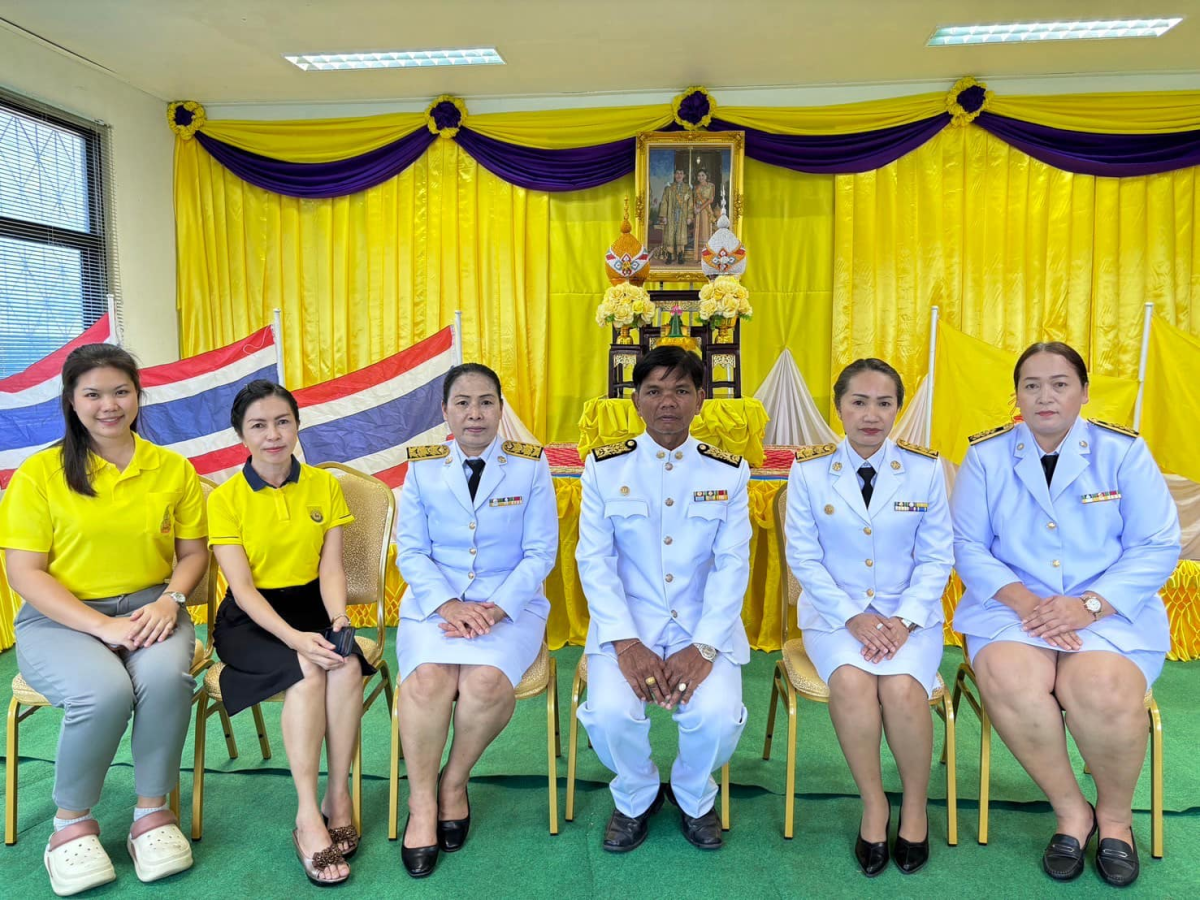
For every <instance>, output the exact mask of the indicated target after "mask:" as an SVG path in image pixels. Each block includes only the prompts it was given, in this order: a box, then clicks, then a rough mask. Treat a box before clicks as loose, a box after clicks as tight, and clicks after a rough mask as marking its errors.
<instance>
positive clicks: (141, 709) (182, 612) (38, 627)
mask: <svg viewBox="0 0 1200 900" xmlns="http://www.w3.org/2000/svg"><path fill="white" fill-rule="evenodd" d="M164 587H165V585H161V584H156V585H153V586H152V587H148V588H145V589H144V590H141V591H137V592H136V593H133V594H123V595H121V596H119V597H112V598H110V599H107V600H91V601H88V606H90V607H91V608H92V609H94V610H96V611H97V612H101V613H104V614H105V615H107V616H127V615H129V614H130V613H132V612H133V611H134V610H136V609H139V608H140V607H142V606H145V605H146V604H147V603H152V602H154V601H155V600H157V599H158V598H159V597H161V596H162V592H163V589H164ZM15 631H16V636H17V664H18V665H19V666H20V668H21V674H22V675H23V676H24V677H25V681H26V682H27V683H28V684H29V686H30V687H32V688H33V689H34V690H35V691H37V692H39V693H40V694H42V695H43V696H44V697H45V698H46V699H47V700H49V701H50V702H51V703H52V704H53V705H54V706H56V707H58V708H59V709H62V710H63V711H64V713H65V715H64V716H63V723H62V733H61V734H60V735H59V739H58V753H57V756H56V760H55V771H54V802H55V804H57V805H58V807H59V808H60V809H70V810H83V809H91V808H92V807H93V806H95V805H96V803H97V801H99V799H100V789H101V788H102V787H103V785H104V776H105V774H106V773H107V772H108V768H109V766H111V765H112V761H113V757H114V756H116V753H117V746H118V745H119V744H120V742H121V737H122V735H124V734H125V726H126V725H127V724H128V722H129V716H130V714H131V713H132V714H133V740H132V749H133V776H134V784H135V785H136V788H137V793H138V796H139V797H158V796H161V795H164V794H169V793H170V792H171V790H172V788H174V787H175V782H176V781H178V780H179V757H180V755H181V754H182V753H183V742H184V738H186V737H187V729H188V723H189V721H190V720H191V708H192V691H193V690H194V688H195V682H194V680H193V679H192V676H191V674H190V670H191V667H192V656H193V654H194V652H195V640H196V629H195V627H194V626H193V625H192V620H191V617H190V616H189V615H188V613H187V610H186V609H183V608H182V607H181V608H180V609H179V613H178V618H177V619H176V625H175V631H174V632H172V633H171V636H170V637H169V638H167V639H166V640H165V641H163V642H162V643H158V644H154V645H153V646H150V647H143V648H141V649H138V650H135V651H134V652H132V653H130V652H128V651H126V650H119V651H114V650H113V649H112V648H110V647H109V646H108V645H107V644H105V643H104V642H102V641H100V640H98V639H97V638H94V637H92V636H91V635H89V634H84V633H83V632H82V631H76V630H75V629H73V628H68V627H67V626H66V625H62V624H60V623H58V622H55V621H54V620H53V619H50V618H47V617H46V616H44V615H42V614H41V613H40V612H38V611H37V610H36V609H34V608H33V607H32V606H30V605H29V604H28V603H26V604H24V605H23V606H22V607H21V610H20V612H18V613H17V620H16V627H15ZM10 765H11V762H10Z"/></svg>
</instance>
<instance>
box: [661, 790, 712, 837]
mask: <svg viewBox="0 0 1200 900" xmlns="http://www.w3.org/2000/svg"><path fill="white" fill-rule="evenodd" d="M662 792H663V794H665V795H666V798H667V799H668V800H670V801H671V804H672V805H673V806H674V807H675V808H676V809H678V810H679V830H680V831H682V832H683V836H684V837H685V838H687V842H688V843H689V844H691V845H692V846H693V847H698V848H700V849H701V850H720V849H721V848H722V847H723V846H724V845H725V838H724V837H723V836H722V835H721V819H720V818H719V817H718V816H717V810H716V808H715V807H712V808H710V809H709V810H708V812H706V813H705V814H704V815H702V816H696V818H694V819H693V818H692V817H691V816H689V815H688V814H687V813H685V812H684V811H683V808H682V807H680V805H679V801H678V800H676V799H675V792H674V791H673V790H671V786H670V785H669V784H665V785H663V789H662Z"/></svg>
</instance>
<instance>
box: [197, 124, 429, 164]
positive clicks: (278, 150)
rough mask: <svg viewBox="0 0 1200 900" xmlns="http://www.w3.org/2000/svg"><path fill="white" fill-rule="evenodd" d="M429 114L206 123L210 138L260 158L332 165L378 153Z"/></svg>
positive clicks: (206, 132) (412, 128) (419, 126)
mask: <svg viewBox="0 0 1200 900" xmlns="http://www.w3.org/2000/svg"><path fill="white" fill-rule="evenodd" d="M425 122H426V119H425V113H423V112H419V113H388V114H386V115H381V116H347V117H346V118H343V119H294V120H290V121H265V122H263V121H250V120H238V119H224V120H217V121H209V122H205V123H204V126H203V127H202V128H201V129H200V130H201V131H203V132H204V133H205V134H206V135H208V136H209V137H212V138H216V139H217V140H218V141H223V142H224V143H226V144H232V145H233V146H234V147H238V148H239V149H242V150H249V151H250V152H251V153H257V154H259V155H260V156H269V157H271V158H272V159H282V160H287V161H288V162H297V163H316V162H331V161H333V160H337V159H347V158H349V157H351V156H360V155H361V154H363V153H367V152H369V151H371V150H378V149H379V148H380V147H383V146H385V145H387V144H390V143H392V141H395V140H398V139H399V138H401V137H403V136H404V135H406V134H411V133H412V132H413V131H415V130H416V129H418V128H424V127H426V126H425Z"/></svg>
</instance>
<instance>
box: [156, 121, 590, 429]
mask: <svg viewBox="0 0 1200 900" xmlns="http://www.w3.org/2000/svg"><path fill="white" fill-rule="evenodd" d="M175 186H176V189H175V208H176V219H177V242H178V274H177V278H178V287H179V291H178V297H179V310H180V320H181V327H180V332H181V335H182V341H181V343H182V346H181V348H180V349H181V353H182V355H183V356H190V355H192V354H195V353H199V352H202V351H204V350H210V349H212V348H214V347H218V346H221V345H223V344H227V343H230V342H232V341H234V340H236V339H238V338H240V337H243V336H244V335H246V334H248V333H250V332H251V331H254V330H255V329H258V328H261V327H262V326H263V325H264V324H266V323H268V322H269V321H270V319H271V310H272V309H273V308H274V307H279V308H280V309H281V310H282V312H283V348H284V363H285V372H286V377H287V381H288V384H289V385H290V386H292V387H302V386H304V385H309V384H314V383H317V382H320V381H325V380H327V379H329V378H333V377H335V376H338V375H342V374H345V373H347V372H351V371H354V370H356V369H359V368H362V367H363V366H366V365H368V364H370V363H372V362H375V361H377V360H379V359H381V358H383V357H385V356H387V355H389V354H391V353H395V352H396V351H398V350H400V349H402V348H404V347H406V346H409V345H410V344H413V343H415V342H416V341H418V340H420V339H421V338H424V337H426V336H428V335H429V334H432V333H433V332H435V331H437V330H438V329H440V328H443V327H445V326H446V325H448V324H450V323H451V322H452V321H453V317H454V311H455V310H462V311H463V335H462V338H463V354H464V357H465V358H466V359H468V360H482V361H483V362H486V363H487V364H489V365H491V366H492V367H493V368H495V369H496V371H497V372H498V373H499V374H500V377H501V380H502V382H503V386H504V390H505V393H506V395H507V396H508V398H509V402H510V403H511V405H512V407H513V409H514V411H515V412H516V413H517V415H518V416H520V418H521V420H522V421H523V422H524V423H525V424H526V425H527V426H528V427H529V428H530V429H532V430H533V431H534V433H535V434H538V435H542V434H545V433H546V431H547V423H546V410H547V382H546V378H545V373H546V371H547V368H548V365H547V346H548V342H549V334H548V319H549V315H548V307H549V302H548V286H549V283H548V260H549V258H550V246H549V198H548V196H547V195H546V194H544V193H540V192H537V191H527V190H524V189H523V188H518V187H513V186H512V185H509V184H507V183H505V182H503V181H501V180H500V179H499V178H497V177H495V176H494V175H492V174H491V173H489V172H488V171H487V170H486V169H484V168H482V167H481V166H479V165H477V164H476V163H475V161H474V160H473V159H471V157H470V156H468V155H467V154H466V153H465V152H463V151H461V150H460V149H459V148H458V146H457V145H456V144H454V143H453V142H451V141H444V140H439V141H435V142H434V144H433V146H432V147H430V149H429V151H428V152H427V153H426V154H425V155H424V156H422V157H421V158H420V159H419V160H418V161H417V162H416V163H415V164H414V165H413V166H412V167H410V168H409V169H408V170H406V171H405V172H403V173H402V174H400V175H398V176H397V177H396V178H393V179H391V180H390V181H387V182H385V183H383V184H381V185H379V186H378V187H374V188H371V189H370V190H366V191H362V192H359V193H356V194H351V195H349V196H345V197H337V198H334V199H328V200H300V199H297V198H294V197H284V196H282V195H279V194H273V193H270V192H268V191H264V190H261V189H259V188H256V187H254V186H252V185H249V184H247V183H246V182H244V181H242V180H241V179H239V178H237V177H236V176H235V175H233V174H232V173H230V172H229V171H228V170H226V169H225V168H224V167H222V166H221V165H220V164H219V163H217V162H216V161H215V160H213V159H212V157H210V156H209V155H208V154H207V153H206V152H205V151H204V150H203V148H201V147H200V146H199V145H198V144H197V143H196V142H195V141H179V142H177V144H176V178H175ZM598 267H599V264H598V263H597V268H598Z"/></svg>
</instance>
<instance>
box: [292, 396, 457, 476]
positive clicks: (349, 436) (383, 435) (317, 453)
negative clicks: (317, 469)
mask: <svg viewBox="0 0 1200 900" xmlns="http://www.w3.org/2000/svg"><path fill="white" fill-rule="evenodd" d="M445 377H446V376H445V373H443V374H441V375H438V376H437V377H436V378H435V379H433V381H431V382H429V383H428V384H425V385H422V386H421V387H419V388H415V389H413V390H411V391H409V392H408V393H407V394H402V395H401V396H399V397H397V398H396V399H395V400H388V401H387V402H386V403H381V404H380V405H379V406H376V407H373V408H371V409H364V410H363V411H362V412H357V413H353V414H351V415H348V416H343V417H342V418H340V419H334V420H333V421H331V422H325V423H324V424H322V425H313V426H311V427H309V428H305V427H304V425H303V423H304V412H303V411H301V413H300V422H301V428H300V446H302V447H303V448H304V459H305V461H306V462H307V463H308V464H309V465H310V466H315V465H317V464H318V463H323V462H348V461H350V460H354V459H358V458H359V457H362V456H369V455H370V454H372V453H379V452H381V451H383V450H387V449H389V448H390V447H399V446H400V445H401V444H403V443H404V442H406V441H408V440H411V439H412V438H414V437H416V436H417V435H418V434H420V433H421V432H423V431H428V430H429V429H430V428H433V427H434V426H435V425H437V424H439V423H440V422H441V421H442V381H443V380H445Z"/></svg>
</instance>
